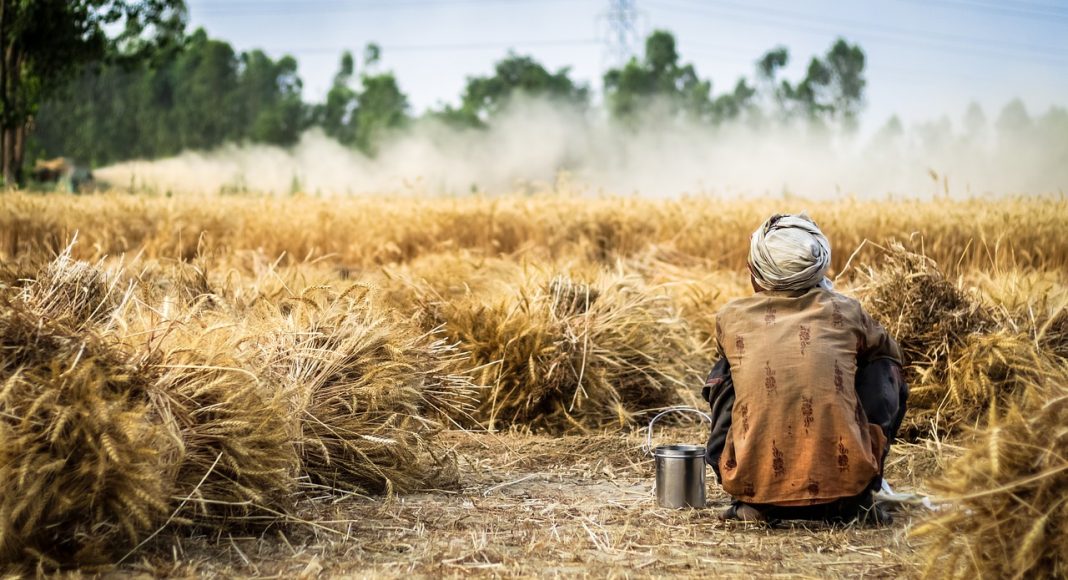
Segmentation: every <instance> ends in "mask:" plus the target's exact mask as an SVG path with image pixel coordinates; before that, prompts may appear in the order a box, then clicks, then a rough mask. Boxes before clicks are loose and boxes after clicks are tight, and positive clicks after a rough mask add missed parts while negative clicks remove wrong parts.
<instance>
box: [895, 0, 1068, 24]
mask: <svg viewBox="0 0 1068 580" xmlns="http://www.w3.org/2000/svg"><path fill="white" fill-rule="evenodd" d="M899 1H900V2H908V3H910V4H920V5H923V6H931V5H935V6H942V7H945V8H959V9H963V10H964V11H967V12H973V11H974V12H983V13H986V14H997V15H1001V16H1014V17H1017V18H1025V19H1028V20H1038V21H1042V22H1049V21H1051V20H1052V21H1055V22H1068V11H1064V10H1061V9H1058V8H1057V7H1054V6H1049V5H1034V4H1028V3H1024V2H1004V1H1003V2H1001V3H995V4H990V3H986V2H974V1H973V2H968V1H966V0H937V1H936V0H899Z"/></svg>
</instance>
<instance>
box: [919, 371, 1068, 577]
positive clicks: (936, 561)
mask: <svg viewBox="0 0 1068 580" xmlns="http://www.w3.org/2000/svg"><path fill="white" fill-rule="evenodd" d="M1046 372H1047V376H1046V378H1045V379H1043V380H1042V381H1041V382H1037V383H1036V384H1034V385H1033V388H1032V392H1034V393H1035V394H1040V395H1041V396H1036V397H1032V398H1029V400H1027V401H1025V402H1024V403H1023V404H1021V405H1020V406H1015V405H1013V406H1010V407H1008V411H1007V412H1006V413H1004V415H1003V416H1002V415H999V413H998V411H997V409H996V408H992V409H991V411H990V419H989V420H988V425H987V427H986V429H985V430H984V431H982V432H981V433H979V434H978V437H977V438H976V440H975V442H974V444H973V446H972V447H971V448H970V449H969V450H968V451H967V453H965V455H964V456H963V457H961V458H960V459H959V460H957V461H956V462H955V463H954V464H952V465H951V466H950V468H949V469H948V471H947V473H946V474H945V476H944V477H942V479H941V480H940V482H939V484H938V485H937V489H938V490H939V491H940V492H942V493H943V494H945V495H946V498H947V499H948V500H949V501H950V503H949V504H948V505H947V506H946V507H945V508H943V510H941V511H939V512H937V513H936V514H935V515H934V516H933V517H932V518H931V519H930V520H929V521H927V522H925V523H923V524H922V525H920V526H918V527H917V528H916V529H915V530H914V531H913V535H914V536H916V537H918V538H919V539H920V540H921V541H922V542H923V546H924V549H925V551H926V555H927V559H926V563H925V565H924V570H923V571H924V573H925V575H926V576H928V577H932V578H934V577H938V578H944V577H953V578H1063V577H1065V576H1066V575H1068V497H1066V496H1065V495H1064V489H1065V486H1068V458H1066V456H1065V453H1064V450H1065V448H1066V447H1068V429H1066V428H1065V425H1068V366H1066V365H1064V364H1063V363H1062V364H1061V365H1060V366H1059V367H1058V368H1055V369H1054V368H1050V369H1047V371H1046Z"/></svg>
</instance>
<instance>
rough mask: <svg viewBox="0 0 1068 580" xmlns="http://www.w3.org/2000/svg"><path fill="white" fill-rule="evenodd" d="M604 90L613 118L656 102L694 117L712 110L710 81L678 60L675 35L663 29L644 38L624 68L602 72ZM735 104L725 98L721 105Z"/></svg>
mask: <svg viewBox="0 0 1068 580" xmlns="http://www.w3.org/2000/svg"><path fill="white" fill-rule="evenodd" d="M604 91H605V100H606V102H607V103H608V108H609V112H610V113H611V114H612V116H613V117H614V118H616V119H621V120H628V119H633V118H634V117H635V116H636V115H637V114H638V112H640V111H642V110H644V109H646V108H648V107H650V106H652V105H654V103H657V102H659V103H662V104H664V105H666V106H667V107H668V108H669V111H670V112H671V113H673V114H679V115H684V116H686V117H689V118H693V119H709V118H710V116H711V115H712V113H713V103H712V99H711V92H712V83H711V81H707V80H701V79H700V78H699V77H698V75H697V71H696V70H695V69H694V67H693V65H692V64H686V65H683V64H680V63H679V53H678V50H677V49H676V46H675V37H674V36H673V35H672V34H671V33H670V32H666V31H663V30H658V31H655V32H653V33H652V34H651V35H650V36H649V38H647V39H646V41H645V54H644V55H643V57H642V59H641V60H638V59H636V58H632V59H631V60H630V62H628V63H627V64H626V65H625V66H624V67H623V68H621V69H610V70H609V71H608V72H607V73H605V75H604ZM743 93H744V91H743ZM735 106H736V105H735V104H727V103H726V102H724V103H723V104H722V105H721V108H723V109H733V108H735ZM738 106H740V105H738Z"/></svg>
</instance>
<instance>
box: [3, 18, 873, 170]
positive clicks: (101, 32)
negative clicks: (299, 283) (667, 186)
mask: <svg viewBox="0 0 1068 580" xmlns="http://www.w3.org/2000/svg"><path fill="white" fill-rule="evenodd" d="M38 4H40V6H38ZM53 4H55V6H53ZM61 4H62V5H61ZM0 5H3V6H9V7H10V6H15V7H16V8H15V9H13V10H14V11H15V12H16V13H18V14H19V15H20V16H21V17H24V19H25V18H30V17H31V16H32V17H34V18H33V20H34V22H35V24H34V25H33V26H29V27H27V26H22V27H15V26H14V25H12V26H7V28H5V25H4V24H2V23H0V29H4V30H7V31H8V36H7V38H8V39H9V44H11V43H14V45H17V46H23V45H25V46H26V47H27V50H30V51H31V52H30V53H32V54H34V55H38V54H47V55H49V56H48V58H49V59H51V60H48V61H47V62H48V63H50V64H49V65H48V67H46V68H42V70H47V71H48V75H47V79H45V77H44V76H41V77H40V78H41V80H40V81H39V82H36V83H34V84H32V86H33V87H34V92H33V93H32V94H30V93H26V94H25V95H22V93H20V95H22V96H19V97H18V98H17V99H10V100H9V101H10V104H5V105H4V111H5V115H4V117H3V119H4V123H5V125H4V127H5V134H6V132H7V131H10V132H11V134H12V138H11V139H9V140H7V141H5V142H10V145H11V148H12V152H11V153H10V155H9V158H10V163H9V165H10V166H11V167H12V168H13V169H12V171H9V172H6V173H5V176H6V181H7V182H9V183H10V182H14V181H18V180H20V179H21V175H19V174H18V173H17V171H16V169H17V168H18V167H21V166H22V165H23V164H24V161H23V158H24V155H23V153H22V151H23V149H24V148H25V145H26V143H29V148H30V151H31V154H30V155H29V156H28V157H31V158H32V157H34V156H36V157H42V158H48V157H55V156H60V155H62V156H66V157H70V158H73V159H75V160H77V161H78V162H80V163H85V164H89V165H91V166H99V165H105V164H109V163H114V162H117V161H122V160H127V159H154V158H160V157H166V156H170V155H175V154H177V153H179V152H181V151H183V150H187V149H199V150H204V149H211V148H214V147H218V146H220V145H223V144H225V143H265V144H271V145H279V146H288V145H292V144H294V143H296V142H297V140H298V139H299V138H300V135H301V134H302V133H303V132H304V131H305V130H307V129H309V128H313V127H316V128H319V129H321V130H322V131H323V132H324V133H326V134H327V135H329V136H330V137H332V138H334V139H336V140H337V141H338V142H340V143H342V144H344V145H347V146H350V147H353V148H356V149H358V150H360V151H362V152H364V153H366V154H368V155H374V154H375V153H376V151H377V146H378V144H379V143H380V142H381V141H382V139H383V138H384V137H386V136H388V134H389V133H390V132H393V131H397V130H400V129H403V128H404V127H406V126H408V125H409V124H410V123H412V122H414V121H416V120H417V116H420V115H421V116H423V117H425V118H428V119H435V120H438V121H443V122H445V123H446V124H448V125H450V126H454V127H465V128H472V129H484V128H486V127H488V126H490V125H491V124H492V123H493V122H494V120H495V118H496V117H497V116H499V115H500V114H501V113H502V112H503V111H505V110H507V108H508V107H509V106H510V104H512V103H513V102H515V101H516V100H517V99H522V98H538V99H544V100H549V101H551V102H554V103H557V104H560V105H563V106H568V107H573V108H574V109H575V110H577V111H580V112H586V111H589V109H590V102H591V88H590V87H589V86H587V85H585V84H583V83H580V82H576V80H575V79H573V78H572V77H571V71H570V69H569V68H567V67H565V68H561V69H559V70H556V71H552V70H549V69H546V68H545V67H544V66H543V65H542V64H540V63H539V62H537V61H536V60H534V59H533V58H532V57H530V56H527V55H521V54H516V53H509V54H507V55H506V56H505V57H504V58H502V59H501V60H500V61H498V62H497V63H496V64H495V66H494V68H493V71H492V73H491V74H489V75H486V76H473V77H470V78H468V79H467V84H466V86H465V88H464V90H463V93H462V95H461V97H460V103H459V105H458V106H451V105H444V106H443V107H442V108H441V109H438V110H431V111H426V112H424V113H421V114H420V113H416V112H413V111H412V110H411V108H410V107H409V105H408V98H407V96H406V95H405V94H404V92H403V91H402V90H401V87H400V86H399V84H398V82H397V79H396V78H395V76H394V75H393V74H392V73H391V72H389V71H385V70H381V69H380V65H379V61H380V57H381V50H380V49H379V47H378V46H377V45H374V44H370V45H368V46H367V47H366V49H365V50H364V54H363V55H362V56H363V58H362V59H360V62H358V63H357V60H356V59H355V58H354V57H353V55H352V53H351V52H347V51H346V52H345V53H343V54H342V55H341V59H340V63H339V67H338V72H337V74H336V75H335V77H334V83H333V86H332V87H331V88H330V90H329V92H328V93H327V95H326V97H325V99H324V100H323V102H320V103H309V102H305V101H304V100H302V98H301V89H302V82H301V79H300V76H299V73H298V66H297V61H296V60H295V59H294V58H293V57H291V56H282V57H280V58H278V59H277V60H275V59H272V58H271V57H270V56H268V55H267V54H265V53H263V52H262V51H259V50H253V51H250V52H238V51H236V50H234V48H233V47H232V46H231V45H230V44H229V43H227V42H225V41H223V40H218V39H213V38H210V37H209V36H208V34H207V33H206V32H205V31H204V30H202V29H198V30H195V31H193V32H192V33H187V32H186V25H185V7H184V3H183V2H182V1H181V0H153V1H152V2H148V3H127V2H124V1H119V0H115V1H105V0H83V1H81V2H75V3H67V4H63V3H58V2H54V3H48V2H44V3H18V2H15V3H12V2H9V1H0ZM31 5H32V6H33V8H30V7H28V6H31ZM9 10H11V9H10V8H9ZM47 10H52V12H48V13H47V14H48V15H49V16H50V18H52V19H53V20H55V21H56V22H58V23H60V24H62V23H64V22H66V23H67V24H66V26H67V29H64V30H63V31H58V32H56V31H55V30H54V29H55V27H57V26H60V24H54V25H52V27H53V28H52V29H49V30H50V31H51V32H49V34H57V35H59V37H64V38H65V37H70V38H72V39H73V40H71V42H70V43H68V44H62V43H56V44H55V46H50V47H49V50H48V51H42V50H41V48H40V47H38V46H37V45H34V44H32V42H34V39H35V38H37V37H38V36H39V35H40V34H42V31H41V30H38V29H37V28H36V27H40V26H43V25H42V24H41V23H40V22H37V21H38V20H40V18H37V17H39V16H41V15H44V14H45V11H47ZM9 13H10V12H9ZM61 17H62V18H61ZM63 18H66V19H67V20H63ZM0 20H3V19H2V18H0ZM20 22H21V21H20ZM116 23H118V24H123V23H124V27H123V31H122V32H121V34H117V35H112V36H110V37H109V36H108V35H107V34H105V31H108V30H112V29H113V28H115V27H116ZM77 31H81V32H80V33H78V32H77ZM23 35H26V38H25V39H22V36H23ZM64 35H66V36H64ZM12 38H17V39H20V40H18V41H17V42H16V41H11V40H10V39H12ZM788 59H789V55H788V53H787V51H786V49H785V48H777V49H775V50H773V51H771V52H769V53H768V54H767V55H765V56H764V57H763V58H762V59H760V60H759V61H757V64H758V67H757V73H756V76H757V79H758V80H757V81H756V82H754V81H750V80H748V79H745V78H742V79H739V80H738V81H737V82H736V83H735V85H734V86H733V88H732V89H731V90H729V91H725V92H722V93H720V94H713V90H712V87H713V83H712V81H711V80H710V79H704V78H702V77H701V76H700V75H699V73H698V71H697V70H696V69H695V68H694V66H693V65H692V64H684V63H683V62H682V57H681V55H680V54H679V51H678V49H677V47H676V43H675V38H674V36H673V35H672V34H671V33H670V32H666V31H656V32H653V33H652V34H651V35H650V36H649V38H648V39H647V41H646V45H645V51H644V55H643V56H642V57H641V58H634V59H632V60H631V61H630V62H629V63H627V64H626V65H625V66H623V67H622V68H619V69H612V70H609V71H608V72H607V73H606V74H605V76H604V87H603V90H604V95H605V107H606V109H607V112H608V113H609V115H608V117H609V118H610V119H611V120H612V121H613V122H620V123H623V124H624V125H628V126H629V125H632V124H637V123H638V122H639V118H640V116H641V115H644V114H648V113H652V114H661V115H667V116H668V117H669V118H674V119H678V120H680V121H686V122H694V123H700V124H705V125H708V126H717V125H719V124H721V123H724V122H726V121H731V120H745V121H747V122H749V123H751V124H752V123H757V124H758V123H764V122H773V121H789V120H792V119H807V120H818V121H822V122H827V123H839V122H840V123H842V124H848V123H849V122H852V120H854V119H855V117H856V114H857V113H858V112H859V110H860V109H861V107H862V106H863V96H864V95H863V93H864V86H865V80H864V53H863V51H862V50H861V49H860V47H858V46H855V45H850V44H848V43H846V42H845V41H841V40H840V41H838V42H837V43H835V44H834V46H833V47H832V48H831V49H830V50H829V51H828V53H827V55H826V56H825V57H823V58H814V59H813V60H812V63H811V64H810V66H809V70H808V74H807V76H806V77H805V78H803V79H802V80H800V81H798V82H797V83H796V85H794V84H791V83H790V82H789V81H786V80H781V81H780V80H779V79H777V78H776V77H777V73H778V72H779V70H780V69H781V68H782V67H783V66H785V65H786V63H787V62H788ZM56 63H60V64H61V65H62V66H60V65H57V64H56ZM38 74H39V75H43V73H38ZM45 80H47V82H45ZM24 84H25V83H24ZM20 90H23V92H25V90H24V89H20ZM0 92H3V91H0ZM9 92H10V91H9ZM5 103H8V101H5ZM30 127H32V128H33V133H32V135H30V136H29V137H30V139H29V141H27V139H26V133H27V130H28V128H30ZM5 151H6V149H5Z"/></svg>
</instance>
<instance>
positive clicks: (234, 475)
mask: <svg viewBox="0 0 1068 580" xmlns="http://www.w3.org/2000/svg"><path fill="white" fill-rule="evenodd" d="M148 336H149V340H148V342H147V343H146V344H145V345H144V347H143V349H144V351H145V352H150V353H153V355H152V367H153V368H154V370H155V371H156V373H157V374H156V377H155V381H154V383H153V385H152V390H151V395H152V400H153V404H154V409H155V410H156V412H157V413H158V414H159V415H160V416H161V417H162V418H163V419H165V421H164V422H165V424H166V425H168V426H169V427H170V431H171V435H172V437H173V438H174V440H175V441H177V443H178V454H177V457H176V459H175V461H173V462H172V467H171V470H172V471H173V475H172V477H173V479H174V481H175V484H174V492H175V499H174V501H175V502H177V505H178V506H179V507H180V508H181V509H179V510H178V511H177V512H176V513H177V515H178V516H179V521H182V522H184V523H187V524H195V525H223V524H235V523H236V524H244V523H254V520H255V518H259V517H264V516H267V519H268V520H272V521H273V520H274V519H275V518H273V517H270V516H269V514H275V515H277V514H280V513H284V512H286V511H287V510H288V508H289V507H290V506H291V504H292V499H293V497H292V496H293V493H294V491H295V487H296V476H297V463H298V459H297V453H296V446H295V444H294V442H293V440H292V433H293V427H292V419H291V417H290V414H289V407H288V405H287V404H286V399H285V395H284V393H283V392H281V391H280V390H278V389H276V388H273V385H268V384H267V383H266V382H265V381H264V380H263V378H261V377H260V375H258V374H256V373H254V372H252V371H251V370H249V369H254V368H255V365H254V364H253V363H252V362H251V361H250V360H248V353H247V352H246V351H247V349H245V348H244V346H243V342H244V341H246V340H249V339H250V338H252V337H249V336H247V334H246V333H244V332H242V331H241V330H240V328H238V327H237V325H236V324H234V323H226V322H218V323H215V324H210V323H209V322H207V321H202V322H200V323H194V322H190V323H187V324H186V325H185V326H184V327H181V328H170V329H167V331H165V332H160V333H159V334H158V338H155V337H156V336H157V335H156V334H155V333H153V334H149V335H148Z"/></svg>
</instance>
